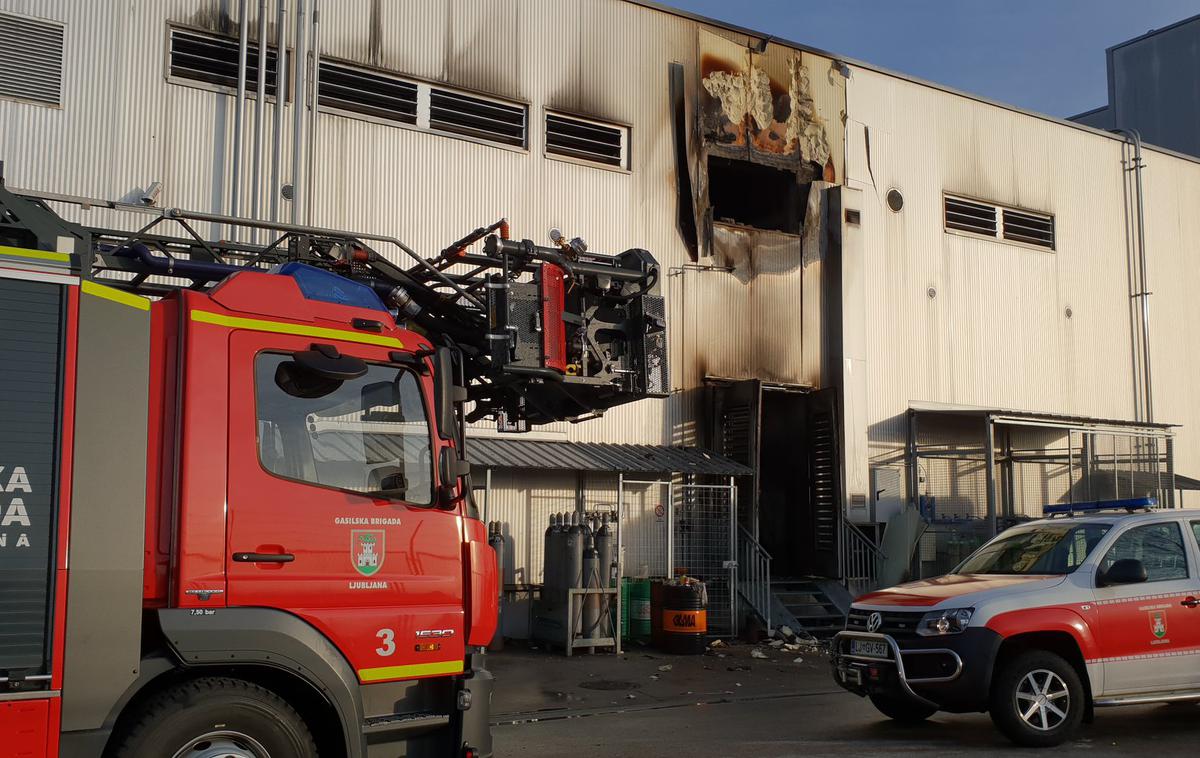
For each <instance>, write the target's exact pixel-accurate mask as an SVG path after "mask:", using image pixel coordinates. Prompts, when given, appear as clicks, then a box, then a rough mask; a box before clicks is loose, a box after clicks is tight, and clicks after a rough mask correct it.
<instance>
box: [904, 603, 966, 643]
mask: <svg viewBox="0 0 1200 758" xmlns="http://www.w3.org/2000/svg"><path fill="white" fill-rule="evenodd" d="M974 613H975V609H974V608H951V609H949V610H945V611H932V612H930V613H926V614H925V615H924V616H922V617H921V621H920V623H919V624H917V634H919V635H921V636H922V637H940V636H941V635H943V634H961V633H962V632H963V630H965V629H966V628H967V624H969V623H971V615H972V614H974Z"/></svg>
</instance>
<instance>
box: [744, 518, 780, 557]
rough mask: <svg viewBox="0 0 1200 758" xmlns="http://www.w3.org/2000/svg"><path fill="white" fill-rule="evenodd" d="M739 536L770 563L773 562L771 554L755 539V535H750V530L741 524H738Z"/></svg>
mask: <svg viewBox="0 0 1200 758" xmlns="http://www.w3.org/2000/svg"><path fill="white" fill-rule="evenodd" d="M738 534H740V535H741V537H742V539H744V540H746V541H747V542H749V543H750V545H751V546H752V547H753V548H754V550H755V552H759V553H762V554H763V555H764V556H765V557H766V559H767V560H768V561H769V560H772V558H771V554H770V553H769V552H767V549H766V548H765V547H763V546H762V543H761V542H759V541H758V540H756V539H754V535H753V534H751V533H750V530H749V529H747V528H746V527H744V526H742V525H741V524H738Z"/></svg>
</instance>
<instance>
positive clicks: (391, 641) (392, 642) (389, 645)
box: [375, 629, 396, 658]
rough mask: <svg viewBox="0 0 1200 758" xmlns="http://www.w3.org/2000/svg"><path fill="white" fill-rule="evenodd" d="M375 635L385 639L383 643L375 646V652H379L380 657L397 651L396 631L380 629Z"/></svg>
mask: <svg viewBox="0 0 1200 758" xmlns="http://www.w3.org/2000/svg"><path fill="white" fill-rule="evenodd" d="M375 636H376V637H378V638H379V639H381V640H383V644H382V645H380V646H379V647H377V648H375V652H376V653H379V655H380V657H383V658H386V657H387V656H389V655H391V654H392V653H394V652H396V633H395V632H393V631H392V630H391V629H380V630H379V631H378V632H375Z"/></svg>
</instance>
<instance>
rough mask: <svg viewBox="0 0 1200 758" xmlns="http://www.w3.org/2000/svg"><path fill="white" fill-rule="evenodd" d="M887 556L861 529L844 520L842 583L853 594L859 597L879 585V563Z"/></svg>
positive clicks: (841, 556)
mask: <svg viewBox="0 0 1200 758" xmlns="http://www.w3.org/2000/svg"><path fill="white" fill-rule="evenodd" d="M886 557H887V556H886V555H884V553H883V551H882V550H880V549H879V548H878V547H877V546H876V545H875V543H874V542H872V541H871V538H870V537H868V536H867V535H866V534H864V533H863V531H862V530H861V529H859V528H858V527H857V526H855V525H854V524H852V523H850V522H849V521H842V550H841V555H840V561H841V564H842V566H841V569H842V570H841V574H842V584H844V585H845V587H846V589H847V590H849V592H850V594H851V595H854V596H855V597H857V596H858V595H861V594H863V593H866V592H870V591H871V590H873V589H875V588H876V587H877V586H878V582H879V564H880V563H882V562H883V560H884V558H886Z"/></svg>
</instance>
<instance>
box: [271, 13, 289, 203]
mask: <svg viewBox="0 0 1200 758" xmlns="http://www.w3.org/2000/svg"><path fill="white" fill-rule="evenodd" d="M287 22H288V12H287V3H286V2H285V0H279V9H278V11H277V12H276V14H275V49H276V51H277V53H278V56H279V57H278V58H277V59H276V64H275V69H276V74H275V130H274V134H273V136H272V139H271V220H272V221H278V220H279V218H280V215H279V203H280V191H281V190H282V189H283V185H282V182H281V176H280V171H281V170H282V167H283V115H284V103H286V102H287V71H288V67H287Z"/></svg>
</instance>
